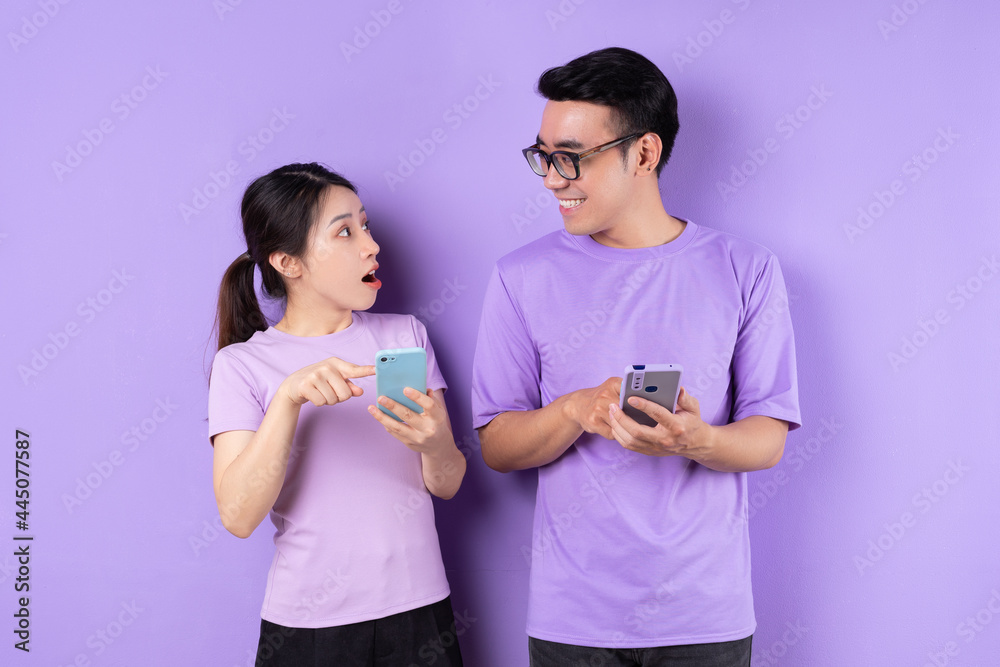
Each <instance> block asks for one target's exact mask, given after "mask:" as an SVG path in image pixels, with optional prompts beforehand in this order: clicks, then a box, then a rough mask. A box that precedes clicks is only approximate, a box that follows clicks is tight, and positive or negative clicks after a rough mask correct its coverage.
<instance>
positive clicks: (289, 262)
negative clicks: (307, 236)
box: [267, 251, 302, 278]
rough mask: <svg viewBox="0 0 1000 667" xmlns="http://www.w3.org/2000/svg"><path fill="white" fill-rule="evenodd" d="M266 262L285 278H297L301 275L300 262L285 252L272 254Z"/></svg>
mask: <svg viewBox="0 0 1000 667" xmlns="http://www.w3.org/2000/svg"><path fill="white" fill-rule="evenodd" d="M267 261H268V263H269V264H270V265H271V267H272V268H273V269H274V270H275V271H277V272H278V273H280V274H281V275H282V276H284V277H285V278H298V277H299V276H301V275H302V262H300V261H299V260H298V258H297V257H292V256H291V255H289V254H288V253H286V252H281V251H275V252H272V253H271V255H270V256H269V257H268V258H267Z"/></svg>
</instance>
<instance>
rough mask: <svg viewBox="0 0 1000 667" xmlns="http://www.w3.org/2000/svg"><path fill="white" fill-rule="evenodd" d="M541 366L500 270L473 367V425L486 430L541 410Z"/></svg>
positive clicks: (488, 301) (485, 311)
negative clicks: (503, 418) (500, 419)
mask: <svg viewBox="0 0 1000 667" xmlns="http://www.w3.org/2000/svg"><path fill="white" fill-rule="evenodd" d="M540 374H541V365H540V361H539V356H538V351H537V350H536V348H535V345H534V343H533V341H532V338H531V335H530V332H529V330H528V326H527V323H526V322H525V319H524V315H523V314H522V312H521V311H520V309H519V308H518V306H517V304H516V302H515V300H514V299H513V297H512V296H511V293H510V291H509V290H508V287H507V285H506V284H505V282H504V278H503V276H502V274H501V272H500V269H499V268H494V269H493V274H492V276H491V277H490V282H489V284H488V285H487V287H486V296H485V297H484V300H483V316H482V319H481V320H480V323H479V337H478V339H477V341H476V355H475V358H474V360H473V363H472V425H473V427H474V428H480V427H482V426H485V425H486V424H488V423H490V421H492V420H493V418H494V417H496V416H497V415H499V414H501V413H503V412H510V411H524V410H537V409H538V408H540V407H542V406H541V391H540V388H539V377H540Z"/></svg>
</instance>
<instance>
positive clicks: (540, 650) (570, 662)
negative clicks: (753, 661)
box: [528, 635, 753, 667]
mask: <svg viewBox="0 0 1000 667" xmlns="http://www.w3.org/2000/svg"><path fill="white" fill-rule="evenodd" d="M752 641H753V635H751V636H749V637H747V638H746V639H737V640H736V641H731V642H717V643H712V644H688V645H684V646H660V647H657V648H591V647H589V646H575V645H573V644H559V643H557V642H549V641H545V640H543V639H535V638H534V637H528V653H529V655H530V656H531V667H750V645H751V643H752Z"/></svg>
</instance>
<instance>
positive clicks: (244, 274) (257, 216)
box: [216, 162, 358, 350]
mask: <svg viewBox="0 0 1000 667" xmlns="http://www.w3.org/2000/svg"><path fill="white" fill-rule="evenodd" d="M331 186H340V187H344V188H348V189H349V190H351V191H352V192H354V193H355V194H357V191H358V189H357V188H356V187H355V186H354V184H353V183H351V182H350V181H348V180H347V179H346V178H344V177H343V176H341V175H340V174H337V173H334V172H332V171H330V170H329V169H327V168H326V167H324V166H322V165H319V164H317V163H315V162H311V163H309V164H289V165H286V166H284V167H279V168H278V169H275V170H274V171H272V172H271V173H269V174H266V175H264V176H261V177H260V178H258V179H257V180H255V181H254V182H253V183H251V184H250V186H249V187H248V188H247V190H246V192H245V193H244V194H243V203H242V205H241V206H240V216H241V217H242V218H243V236H244V237H245V238H246V242H247V252H246V253H244V254H242V255H240V256H239V257H237V258H236V259H235V260H234V261H233V263H232V264H230V265H229V268H228V269H226V273H225V275H223V277H222V285H221V286H220V287H219V306H218V313H217V316H216V324H217V326H218V330H219V349H220V350H221V349H222V348H224V347H226V346H227V345H232V344H233V343H242V342H244V341H246V340H249V339H250V337H251V336H253V334H254V332H256V331H263V330H265V329H267V320H266V319H265V318H264V313H263V312H262V311H261V309H260V304H259V303H258V302H257V294H256V292H255V290H254V267H255V266H256V267H257V268H258V269H260V274H261V277H262V281H263V287H264V292H265V293H266V294H267V295H268V296H270V297H272V298H276V299H280V298H284V297H286V296H287V292H286V290H285V281H284V278H283V277H282V276H281V274H280V273H279V272H278V271H276V270H275V268H274V267H273V266H271V263H270V257H271V254H272V253H275V252H284V253H287V254H288V255H291V256H292V257H301V256H302V255H303V254H304V253H305V250H306V245H307V244H308V242H309V232H310V230H311V229H312V225H313V222H314V220H315V218H316V214H317V209H318V208H319V205H320V203H321V201H322V199H323V195H324V193H326V191H327V189H328V188H330V187H331Z"/></svg>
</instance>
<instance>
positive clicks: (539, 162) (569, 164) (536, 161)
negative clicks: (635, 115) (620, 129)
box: [521, 132, 642, 181]
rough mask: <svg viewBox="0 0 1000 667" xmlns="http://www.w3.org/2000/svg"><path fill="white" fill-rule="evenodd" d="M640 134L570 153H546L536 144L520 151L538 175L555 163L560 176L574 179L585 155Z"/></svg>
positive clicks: (603, 149)
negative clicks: (580, 151)
mask: <svg viewBox="0 0 1000 667" xmlns="http://www.w3.org/2000/svg"><path fill="white" fill-rule="evenodd" d="M641 136H642V133H641V132H636V133H634V134H630V135H628V136H627V137H622V138H621V139H615V140H614V141H609V142H608V143H606V144H601V145H600V146H596V147H594V148H591V149H590V150H586V151H584V152H582V153H570V152H569V151H552V152H551V153H546V152H545V151H543V150H542V149H541V148H539V147H538V144H535V145H534V146H529V147H528V148H525V149H524V150H522V151H521V152H522V153H524V158H525V159H526V160H527V161H528V165H529V166H531V170H532V171H533V172H535V173H536V174H538V175H539V176H545V175H546V174H548V173H549V165H550V164H555V165H556V171H557V172H559V175H560V176H562V177H563V178H565V179H566V180H567V181H575V180H576V179H578V178H580V160H582V159H583V158H585V157H590V156H591V155H597V154H598V153H603V152H604V151H606V150H608V149H609V148H614V147H615V146H617V145H618V144H620V143H622V142H623V141H628V140H629V139H635V138H636V137H641Z"/></svg>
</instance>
